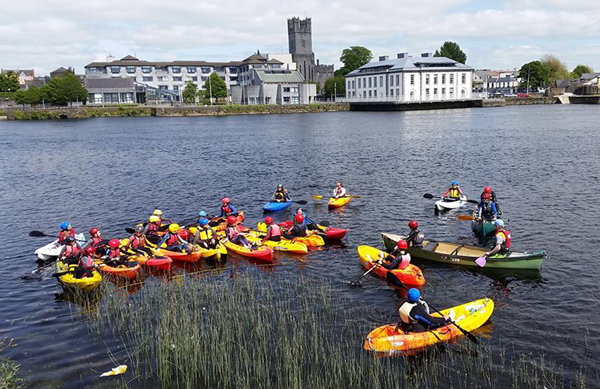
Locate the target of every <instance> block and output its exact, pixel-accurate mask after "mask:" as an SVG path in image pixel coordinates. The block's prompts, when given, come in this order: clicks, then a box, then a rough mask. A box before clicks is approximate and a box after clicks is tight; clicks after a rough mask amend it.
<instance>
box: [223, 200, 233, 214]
mask: <svg viewBox="0 0 600 389" xmlns="http://www.w3.org/2000/svg"><path fill="white" fill-rule="evenodd" d="M221 211H223V213H224V214H229V213H231V208H229V203H227V205H222V206H221Z"/></svg>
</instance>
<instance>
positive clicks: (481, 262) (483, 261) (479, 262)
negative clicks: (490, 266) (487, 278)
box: [475, 255, 487, 267]
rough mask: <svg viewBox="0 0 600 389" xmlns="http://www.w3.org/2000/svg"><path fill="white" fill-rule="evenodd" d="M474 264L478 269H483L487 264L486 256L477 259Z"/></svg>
mask: <svg viewBox="0 0 600 389" xmlns="http://www.w3.org/2000/svg"><path fill="white" fill-rule="evenodd" d="M475 263H476V264H477V265H479V267H484V266H485V264H486V263H487V255H482V256H481V257H479V258H477V259H476V260H475Z"/></svg>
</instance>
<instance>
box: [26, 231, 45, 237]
mask: <svg viewBox="0 0 600 389" xmlns="http://www.w3.org/2000/svg"><path fill="white" fill-rule="evenodd" d="M29 236H34V237H36V238H41V237H44V236H48V235H46V234H44V233H43V232H42V231H36V230H33V231H31V232H30V233H29Z"/></svg>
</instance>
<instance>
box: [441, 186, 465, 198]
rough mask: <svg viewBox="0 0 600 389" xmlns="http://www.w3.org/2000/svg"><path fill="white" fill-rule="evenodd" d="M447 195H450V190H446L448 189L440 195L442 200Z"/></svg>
mask: <svg viewBox="0 0 600 389" xmlns="http://www.w3.org/2000/svg"><path fill="white" fill-rule="evenodd" d="M448 193H450V188H448V189H447V190H446V191H445V192H444V194H443V195H442V198H444V197H446V196H448ZM461 193H462V192H461Z"/></svg>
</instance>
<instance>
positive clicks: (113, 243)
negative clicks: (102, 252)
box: [108, 239, 121, 249]
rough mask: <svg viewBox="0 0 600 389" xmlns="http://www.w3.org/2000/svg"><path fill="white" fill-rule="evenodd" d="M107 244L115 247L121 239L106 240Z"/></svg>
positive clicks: (119, 243)
mask: <svg viewBox="0 0 600 389" xmlns="http://www.w3.org/2000/svg"><path fill="white" fill-rule="evenodd" d="M108 245H109V246H110V248H113V249H116V248H117V247H119V246H120V245H121V241H119V239H111V240H110V242H108Z"/></svg>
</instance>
